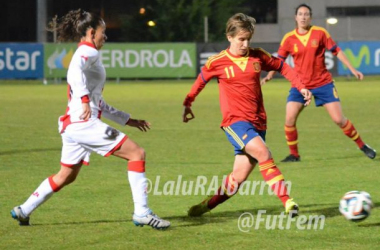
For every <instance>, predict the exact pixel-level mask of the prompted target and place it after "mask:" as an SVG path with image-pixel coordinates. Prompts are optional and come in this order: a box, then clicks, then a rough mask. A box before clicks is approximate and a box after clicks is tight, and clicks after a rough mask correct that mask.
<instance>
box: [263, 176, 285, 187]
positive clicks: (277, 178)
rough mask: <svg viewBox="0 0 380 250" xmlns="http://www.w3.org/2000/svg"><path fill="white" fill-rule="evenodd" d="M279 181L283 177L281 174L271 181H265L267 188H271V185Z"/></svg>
mask: <svg viewBox="0 0 380 250" xmlns="http://www.w3.org/2000/svg"><path fill="white" fill-rule="evenodd" d="M281 180H284V176H282V174H280V175H277V176H276V177H274V178H273V179H271V180H269V181H267V183H268V185H269V186H272V185H273V184H275V183H276V182H278V181H281Z"/></svg>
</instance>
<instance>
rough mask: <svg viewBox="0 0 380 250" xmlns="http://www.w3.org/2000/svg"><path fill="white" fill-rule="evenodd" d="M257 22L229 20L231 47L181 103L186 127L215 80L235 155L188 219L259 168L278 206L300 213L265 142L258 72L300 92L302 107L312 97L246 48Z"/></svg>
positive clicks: (273, 61) (292, 76) (280, 65)
mask: <svg viewBox="0 0 380 250" xmlns="http://www.w3.org/2000/svg"><path fill="white" fill-rule="evenodd" d="M255 23H256V21H255V19H254V18H252V17H250V16H247V15H245V14H242V13H238V14H235V15H234V16H232V17H231V18H230V19H229V20H228V22H227V27H226V35H227V39H228V41H229V42H230V46H229V48H227V49H226V50H223V51H221V52H220V53H219V54H218V55H215V56H212V57H210V58H209V59H208V61H207V62H206V64H205V65H204V66H203V67H202V69H201V73H200V74H199V75H198V78H197V79H196V80H195V82H194V84H193V86H192V88H191V91H190V93H188V95H187V96H186V98H185V100H184V102H183V105H184V112H183V122H186V123H187V122H188V121H190V120H191V119H193V118H194V114H193V111H192V109H191V105H192V103H193V102H194V100H195V98H196V96H197V95H198V94H199V93H200V92H201V91H202V89H203V88H204V87H205V86H206V84H207V83H208V82H209V81H210V80H211V79H212V78H217V80H218V83H219V84H218V86H219V91H220V106H221V111H222V115H223V121H222V124H221V128H222V129H223V130H224V132H225V134H226V136H227V138H228V140H229V141H230V143H231V144H232V145H233V147H234V150H235V162H234V165H233V170H232V173H230V174H229V175H228V177H227V178H226V180H225V182H224V183H223V184H222V186H221V187H219V189H218V192H217V193H216V194H215V195H213V196H212V197H211V196H210V197H208V198H206V199H205V200H204V201H203V202H201V203H200V204H198V205H195V206H193V207H191V208H190V210H189V211H188V215H189V216H201V215H202V214H204V213H205V212H208V211H210V210H211V209H213V208H215V207H216V206H217V205H219V204H221V203H223V202H224V201H226V200H227V199H229V198H230V197H231V196H232V195H234V194H236V192H237V191H238V188H239V186H240V185H241V184H242V183H243V182H244V181H245V180H246V179H247V178H248V176H249V174H250V173H251V171H252V170H253V168H254V167H255V165H256V164H257V163H258V164H259V169H260V172H261V174H262V176H263V178H264V180H265V181H266V182H267V184H268V185H269V186H270V187H271V188H272V190H273V191H274V193H275V194H276V195H277V196H278V197H279V199H280V200H281V201H282V203H283V205H284V207H285V212H286V213H290V211H293V212H292V215H295V214H297V213H298V205H297V203H296V202H295V201H294V200H293V199H290V197H289V194H288V191H287V189H286V186H285V184H284V183H285V182H284V177H283V175H282V174H281V172H280V170H279V169H278V168H277V166H276V164H275V162H274V160H273V158H272V155H271V153H270V151H269V149H268V148H267V146H266V144H265V142H264V141H265V133H266V128H267V126H266V119H267V117H266V113H265V109H264V103H263V96H262V92H261V85H260V73H261V71H262V70H265V71H271V70H276V71H279V72H280V73H281V74H283V75H284V76H285V77H286V78H287V79H288V80H289V81H291V82H292V83H293V84H294V86H296V87H297V89H298V90H299V91H300V92H301V93H302V95H303V100H305V105H307V104H308V103H309V102H310V100H311V99H310V98H311V93H310V92H309V90H307V89H306V88H305V86H304V85H303V84H302V82H301V80H300V79H299V78H298V77H297V75H296V73H295V71H293V70H292V68H291V67H290V66H288V65H287V64H286V63H284V62H283V61H282V60H280V59H278V58H276V57H273V56H271V55H270V54H269V53H268V52H266V51H264V50H262V49H260V48H257V49H253V48H250V47H249V43H250V40H251V38H252V36H253V33H254V30H255Z"/></svg>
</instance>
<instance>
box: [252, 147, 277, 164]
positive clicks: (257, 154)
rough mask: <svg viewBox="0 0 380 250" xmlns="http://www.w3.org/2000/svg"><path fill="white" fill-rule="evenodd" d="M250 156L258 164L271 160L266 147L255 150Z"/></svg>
mask: <svg viewBox="0 0 380 250" xmlns="http://www.w3.org/2000/svg"><path fill="white" fill-rule="evenodd" d="M250 155H251V156H252V157H253V158H255V159H256V160H257V161H258V162H259V163H260V162H263V161H267V160H269V159H270V158H272V155H271V153H270V151H269V149H268V148H267V147H261V148H256V149H255V150H254V151H253V152H252V154H250Z"/></svg>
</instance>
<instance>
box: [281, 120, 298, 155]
mask: <svg viewBox="0 0 380 250" xmlns="http://www.w3.org/2000/svg"><path fill="white" fill-rule="evenodd" d="M285 138H286V143H287V144H288V146H289V150H290V154H292V155H294V156H296V157H299V156H300V155H299V154H298V132H297V128H296V126H291V127H288V126H286V125H285Z"/></svg>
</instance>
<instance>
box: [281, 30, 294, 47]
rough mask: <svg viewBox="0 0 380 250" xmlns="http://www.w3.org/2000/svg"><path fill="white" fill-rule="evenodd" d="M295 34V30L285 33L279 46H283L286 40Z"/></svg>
mask: <svg viewBox="0 0 380 250" xmlns="http://www.w3.org/2000/svg"><path fill="white" fill-rule="evenodd" d="M295 33H296V31H295V30H292V31H290V32H288V33H286V34H285V36H284V37H283V38H282V40H281V43H280V46H282V45H283V44H284V42H285V40H286V39H288V37H290V36H292V35H294V34H295Z"/></svg>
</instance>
